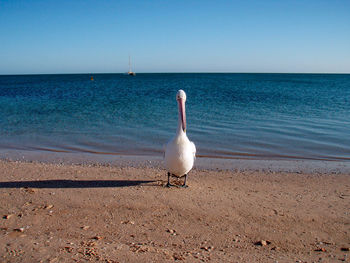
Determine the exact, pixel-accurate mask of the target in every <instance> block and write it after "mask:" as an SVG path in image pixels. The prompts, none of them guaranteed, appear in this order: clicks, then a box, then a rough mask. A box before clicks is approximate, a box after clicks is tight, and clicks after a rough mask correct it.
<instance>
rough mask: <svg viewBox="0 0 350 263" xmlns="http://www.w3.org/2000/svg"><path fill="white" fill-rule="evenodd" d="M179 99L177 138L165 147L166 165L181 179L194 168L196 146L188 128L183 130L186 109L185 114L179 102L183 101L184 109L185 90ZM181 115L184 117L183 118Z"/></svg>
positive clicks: (179, 93)
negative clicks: (189, 135)
mask: <svg viewBox="0 0 350 263" xmlns="http://www.w3.org/2000/svg"><path fill="white" fill-rule="evenodd" d="M177 99H178V103H179V122H178V127H177V132H176V135H175V137H174V138H172V139H171V140H170V141H169V142H168V144H167V145H166V147H165V154H164V164H165V168H166V169H167V171H168V172H169V173H171V174H173V175H176V176H179V177H181V176H183V175H185V174H187V173H188V172H189V171H190V170H191V169H192V167H193V163H194V159H195V156H196V146H195V145H194V143H193V142H191V141H190V140H189V139H188V138H187V135H186V127H184V128H183V124H184V125H186V121H185V122H183V119H185V118H186V116H185V111H184V108H183V112H181V110H180V108H181V106H180V102H179V99H183V107H184V105H185V101H186V94H185V92H184V91H183V90H179V92H178V94H177ZM181 114H183V115H184V116H181Z"/></svg>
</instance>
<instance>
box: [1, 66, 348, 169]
mask: <svg viewBox="0 0 350 263" xmlns="http://www.w3.org/2000/svg"><path fill="white" fill-rule="evenodd" d="M179 89H183V90H184V91H185V92H186V94H187V101H186V114H187V135H188V137H189V138H190V140H192V141H193V142H194V143H195V144H196V147H197V158H214V159H215V158H217V159H237V160H239V159H249V160H313V161H317V160H321V161H337V162H343V163H349V162H350V75H349V74H264V73H261V74H253V73H244V74H238V73H232V74H231V73H159V74H146V73H145V74H141V73H140V74H137V75H136V76H128V75H126V74H55V75H1V76H0V157H1V155H2V156H5V155H6V156H8V154H9V153H14V154H21V153H26V154H28V153H29V154H30V153H41V154H42V155H43V156H47V155H50V153H60V154H62V155H64V154H66V153H69V154H84V153H87V154H89V155H90V156H91V155H92V156H96V157H98V158H103V156H109V158H113V157H114V156H115V157H116V156H120V155H123V156H144V157H147V156H150V157H151V156H159V157H160V156H162V155H163V149H164V145H165V144H166V143H167V141H168V140H169V139H170V138H171V137H172V136H174V134H175V132H176V128H177V123H178V122H177V118H178V113H177V102H176V99H175V97H176V93H177V91H178V90H179Z"/></svg>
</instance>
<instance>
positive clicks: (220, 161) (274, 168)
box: [0, 150, 350, 174]
mask: <svg viewBox="0 0 350 263" xmlns="http://www.w3.org/2000/svg"><path fill="white" fill-rule="evenodd" d="M0 160H4V161H20V162H37V163H48V164H50V163H53V164H55V163H61V164H77V165H105V166H120V167H128V166H130V167H136V168H141V167H149V168H163V158H162V157H161V156H154V155H122V154H120V155H114V154H111V155H101V154H93V153H60V152H45V151H18V150H2V151H1V152H0ZM194 168H197V169H201V170H229V171H260V172H289V173H315V174H350V161H334V160H331V161H330V160H309V159H287V160H286V159H268V158H265V159H244V158H208V157H197V158H196V160H195V164H194Z"/></svg>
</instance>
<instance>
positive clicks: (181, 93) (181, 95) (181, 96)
mask: <svg viewBox="0 0 350 263" xmlns="http://www.w3.org/2000/svg"><path fill="white" fill-rule="evenodd" d="M180 99H182V100H183V101H184V102H185V101H186V93H185V92H184V91H183V90H182V89H180V90H179V91H178V92H177V94H176V100H177V101H179V100H180Z"/></svg>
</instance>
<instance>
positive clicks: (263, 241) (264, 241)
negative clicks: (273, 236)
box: [254, 240, 271, 246]
mask: <svg viewBox="0 0 350 263" xmlns="http://www.w3.org/2000/svg"><path fill="white" fill-rule="evenodd" d="M270 244H271V241H268V240H260V241H257V242H255V243H254V245H256V246H267V245H270Z"/></svg>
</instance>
